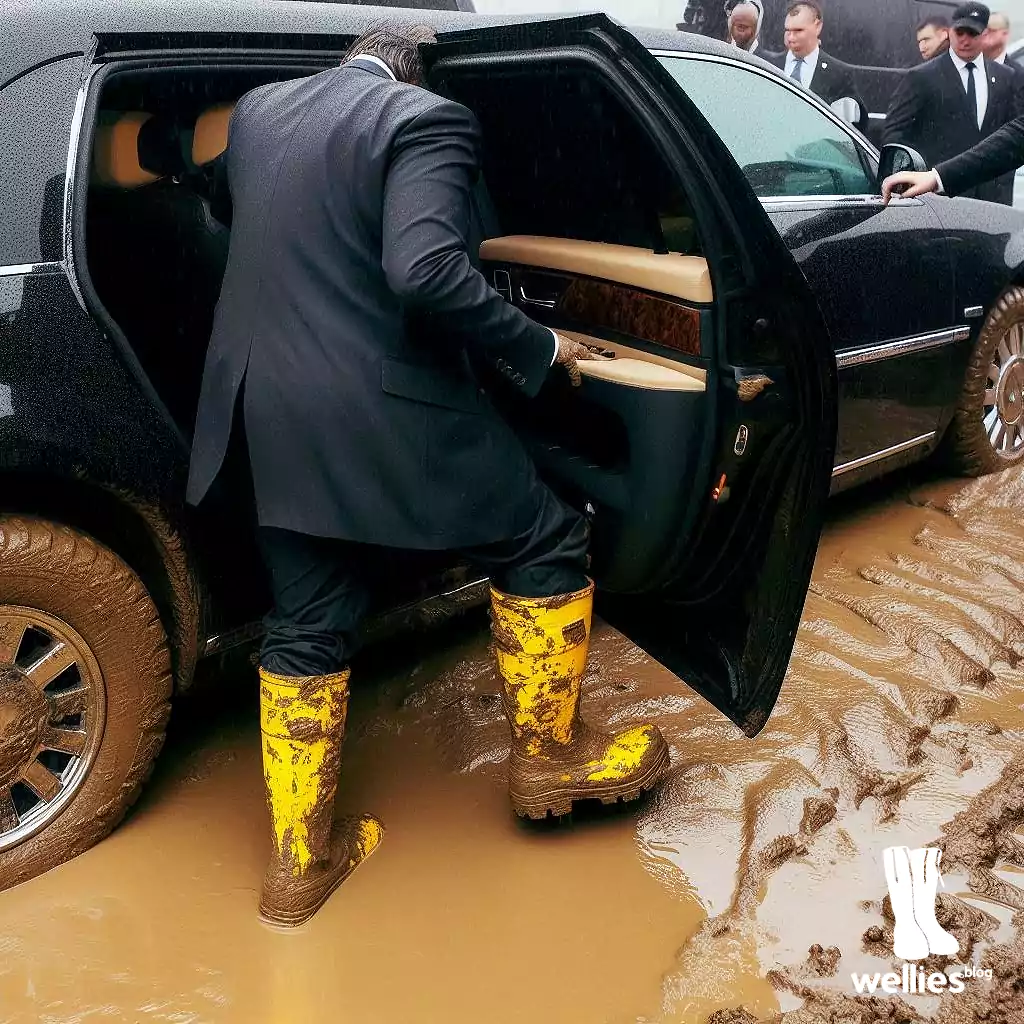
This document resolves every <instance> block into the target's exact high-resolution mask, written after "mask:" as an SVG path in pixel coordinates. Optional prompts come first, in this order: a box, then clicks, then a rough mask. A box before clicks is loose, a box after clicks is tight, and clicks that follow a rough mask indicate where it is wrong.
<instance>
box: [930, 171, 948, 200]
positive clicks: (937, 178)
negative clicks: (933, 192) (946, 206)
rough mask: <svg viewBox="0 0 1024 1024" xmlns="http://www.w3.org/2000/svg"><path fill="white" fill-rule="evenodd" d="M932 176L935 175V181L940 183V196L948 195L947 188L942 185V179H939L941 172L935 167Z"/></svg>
mask: <svg viewBox="0 0 1024 1024" xmlns="http://www.w3.org/2000/svg"><path fill="white" fill-rule="evenodd" d="M932 174H934V175H935V180H936V181H937V182H938V183H939V192H940V194H942V195H945V194H946V187H945V186H944V185H943V184H942V178H941V177H939V172H938V171H937V170H935V168H934V167H933V168H932Z"/></svg>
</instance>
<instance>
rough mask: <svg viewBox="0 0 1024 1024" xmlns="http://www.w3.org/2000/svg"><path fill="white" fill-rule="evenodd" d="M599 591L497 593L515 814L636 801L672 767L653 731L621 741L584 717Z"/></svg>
mask: <svg viewBox="0 0 1024 1024" xmlns="http://www.w3.org/2000/svg"><path fill="white" fill-rule="evenodd" d="M593 607H594V585H593V584H591V585H590V586H589V587H587V588H586V589H585V590H581V591H579V592H578V593H575V594H562V595H559V596H558V597H542V598H526V597H513V596H511V595H509V594H503V593H501V591H498V590H495V589H493V588H492V589H491V616H492V621H493V631H494V647H495V653H496V655H497V660H498V671H499V673H500V674H501V677H502V680H503V682H504V689H505V700H504V706H505V713H506V715H507V716H508V720H509V724H510V725H511V726H512V753H511V756H510V758H509V793H510V795H511V798H512V806H513V808H514V809H515V811H516V813H517V814H520V815H523V816H527V817H530V818H543V817H546V816H547V814H548V813H549V812H550V813H552V814H555V815H562V814H568V813H569V812H570V810H571V809H572V804H573V802H574V801H576V800H600V801H602V802H603V803H606V804H609V803H615V802H616V801H620V800H621V801H627V800H634V799H636V798H637V797H639V796H640V795H641V794H642V793H643V792H645V791H646V790H649V789H651V788H652V787H653V786H654V785H655V784H656V783H657V782H658V781H659V780H660V779H661V778H662V777H663V776H664V774H665V772H666V771H667V770H668V764H669V755H668V745H667V744H666V743H665V738H664V737H663V736H662V735H661V732H660V731H659V730H658V729H657V728H656V727H655V726H653V725H638V726H635V727H634V728H632V729H628V730H626V731H625V732H621V733H618V734H616V735H614V736H610V735H607V734H605V733H601V732H598V731H597V730H595V729H592V728H590V727H589V726H588V725H587V724H586V723H585V722H584V721H583V719H582V718H580V714H579V706H580V681H581V680H582V678H583V673H584V671H585V669H586V667H587V653H588V650H589V647H590V624H591V618H592V613H593Z"/></svg>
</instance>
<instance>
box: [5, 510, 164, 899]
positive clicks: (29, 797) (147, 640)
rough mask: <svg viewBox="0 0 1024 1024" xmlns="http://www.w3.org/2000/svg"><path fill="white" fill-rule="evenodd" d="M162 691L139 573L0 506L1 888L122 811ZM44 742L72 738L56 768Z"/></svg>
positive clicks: (144, 761)
mask: <svg viewBox="0 0 1024 1024" xmlns="http://www.w3.org/2000/svg"><path fill="white" fill-rule="evenodd" d="M26 623H28V626H27V627H26V625H25V624H26ZM19 652H20V654H19ZM72 657H73V658H74V661H73V662H71V664H70V666H69V667H68V668H67V669H65V670H64V671H62V672H59V673H58V675H57V676H56V677H55V678H54V679H52V680H51V681H50V682H49V683H46V684H45V685H44V684H43V679H45V678H46V677H47V676H48V675H51V674H53V672H54V671H56V670H57V669H59V667H60V665H61V664H62V663H64V662H65V661H68V660H69V659H71V658H72ZM40 666H43V667H42V668H40ZM171 689H172V677H171V660H170V651H169V649H168V644H167V637H166V634H165V633H164V629H163V626H162V624H161V621H160V616H159V613H158V611H157V609H156V606H155V605H154V603H153V601H152V599H151V597H150V596H149V593H148V592H147V590H146V588H145V586H144V585H143V583H142V581H141V580H140V579H139V577H138V576H137V575H136V574H135V573H134V572H133V571H132V570H131V569H130V568H129V567H128V566H127V565H126V564H125V563H124V562H123V561H122V560H121V559H120V558H119V557H118V556H117V555H116V554H114V552H112V551H111V550H109V549H108V548H106V547H104V546H103V545H102V544H99V543H98V542H97V541H95V540H93V539H92V538H91V537H88V536H86V535H84V534H82V533H80V532H79V531H77V530H74V529H71V528H69V527H67V526H62V525H60V524H57V523H53V522H47V521H44V520H42V519H35V518H29V517H24V516H13V515H9V516H0V890H3V889H7V888H9V887H10V886H12V885H17V884H18V883H20V882H24V881H27V880H28V879H30V878H33V877H35V876H36V875H39V874H42V873H43V872H44V871H48V870H49V869H50V868H52V867H55V866H56V865H58V864H61V863H63V862H64V861H67V860H70V859H71V858H73V857H76V856H78V854H80V853H84V852H85V851H86V850H88V849H89V848H90V847H91V846H93V845H95V844H96V843H97V842H99V841H100V840H101V839H103V838H104V837H105V836H106V835H107V834H108V833H109V832H110V831H111V830H112V829H113V828H114V827H115V826H116V825H117V824H118V823H119V822H120V821H121V819H122V818H123V817H124V815H125V813H126V812H127V811H128V809H129V808H130V807H131V805H132V804H133V803H134V802H135V800H136V799H137V797H138V795H139V793H140V791H141V789H142V786H143V784H144V783H145V781H146V780H147V778H148V777H149V775H150V773H151V771H152V769H153V764H154V762H155V760H156V757H157V754H158V753H159V752H160V748H161V747H162V746H163V742H164V736H165V734H166V730H167V721H168V718H169V715H170V698H171ZM79 708H82V709H84V710H82V711H78V709H79ZM65 712H68V714H65ZM52 730H57V731H52ZM33 744H35V746H33ZM52 744H56V746H57V747H69V746H70V747H71V748H72V749H76V748H78V747H80V748H81V749H80V750H79V753H78V756H77V757H71V759H70V760H69V761H68V762H67V767H65V768H63V769H61V768H60V764H61V763H63V761H64V759H65V758H66V757H68V756H69V755H68V754H67V752H66V751H61V750H57V749H55V748H54V746H52ZM44 768H45V769H46V770H45V771H44V770H43V769H44ZM26 777H29V778H31V779H33V780H34V781H35V783H36V786H39V780H40V779H41V780H42V788H43V789H44V790H47V788H48V787H49V792H50V797H49V799H44V797H43V796H42V795H41V794H40V793H39V792H37V791H36V790H35V789H33V787H32V785H31V783H28V782H26V781H25V779H26ZM54 780H56V782H57V783H59V784H60V790H59V792H56V793H54V792H53V786H54ZM31 801H36V803H35V805H34V807H29V808H28V809H26V803H27V802H31ZM19 804H20V807H19ZM11 808H14V809H15V813H14V815H13V816H12V814H11ZM5 815H6V817H5Z"/></svg>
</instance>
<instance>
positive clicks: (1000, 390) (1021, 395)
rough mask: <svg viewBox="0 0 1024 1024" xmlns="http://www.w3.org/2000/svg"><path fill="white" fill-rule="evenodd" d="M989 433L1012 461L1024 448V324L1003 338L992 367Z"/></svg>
mask: <svg viewBox="0 0 1024 1024" xmlns="http://www.w3.org/2000/svg"><path fill="white" fill-rule="evenodd" d="M983 415H984V422H985V432H986V433H987V434H988V439H989V442H990V444H991V445H992V447H993V449H994V450H995V452H996V454H997V455H999V456H1001V457H1002V458H1004V459H1008V460H1012V459H1015V458H1016V457H1017V456H1018V455H1020V454H1021V451H1022V450H1024V324H1019V323H1018V324H1014V325H1013V326H1012V327H1011V328H1010V329H1009V330H1008V331H1007V332H1006V333H1005V334H1004V335H1003V336H1002V338H1000V339H999V345H998V346H997V347H996V350H995V352H994V353H993V355H992V363H991V365H990V366H989V368H988V386H987V388H986V389H985V409H984V413H983Z"/></svg>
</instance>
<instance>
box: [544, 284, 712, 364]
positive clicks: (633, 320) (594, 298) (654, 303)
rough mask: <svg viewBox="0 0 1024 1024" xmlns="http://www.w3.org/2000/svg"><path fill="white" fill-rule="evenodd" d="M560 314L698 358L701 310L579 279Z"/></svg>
mask: <svg viewBox="0 0 1024 1024" xmlns="http://www.w3.org/2000/svg"><path fill="white" fill-rule="evenodd" d="M558 311H559V312H560V313H562V314H563V315H564V316H566V317H568V318H569V319H571V320H575V321H577V322H578V323H581V324H586V325H587V326H590V327H598V326H599V327H604V328H607V329H608V330H612V331H618V332H619V333H620V334H628V335H630V336H631V337H634V338H643V339H644V340H645V341H650V342H653V343H654V344H656V345H664V346H665V347H666V348H672V349H675V350H676V351H677V352H682V353H684V354H685V355H688V356H699V355H700V354H701V351H700V311H699V310H696V309H691V308H690V307H688V306H681V305H679V304H678V303H676V302H670V301H669V300H667V299H662V298H658V296H656V295H648V294H646V293H645V292H641V291H637V290H636V289H633V288H625V287H623V286H622V285H619V284H614V283H611V282H608V281H590V280H583V279H577V280H575V281H573V282H572V284H570V285H569V287H568V288H567V289H566V291H565V293H564V294H563V295H562V297H561V299H560V300H559V303H558Z"/></svg>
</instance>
